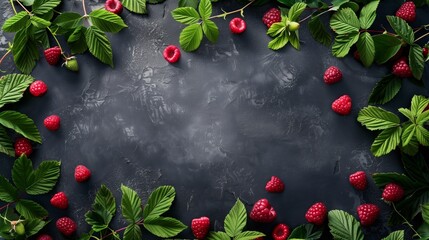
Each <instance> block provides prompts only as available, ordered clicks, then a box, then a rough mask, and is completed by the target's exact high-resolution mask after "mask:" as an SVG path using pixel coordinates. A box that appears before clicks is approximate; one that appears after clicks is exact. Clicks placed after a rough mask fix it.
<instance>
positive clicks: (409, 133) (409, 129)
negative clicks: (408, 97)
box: [401, 123, 416, 147]
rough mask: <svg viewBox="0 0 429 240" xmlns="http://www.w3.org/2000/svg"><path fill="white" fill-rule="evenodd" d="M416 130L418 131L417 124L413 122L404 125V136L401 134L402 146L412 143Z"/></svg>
mask: <svg viewBox="0 0 429 240" xmlns="http://www.w3.org/2000/svg"><path fill="white" fill-rule="evenodd" d="M415 132H416V125H414V124H412V123H408V124H406V125H404V131H403V132H402V136H401V141H402V147H405V146H407V145H408V144H409V143H410V141H411V140H412V139H413V137H414V134H415Z"/></svg>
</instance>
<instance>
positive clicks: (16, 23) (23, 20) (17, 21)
mask: <svg viewBox="0 0 429 240" xmlns="http://www.w3.org/2000/svg"><path fill="white" fill-rule="evenodd" d="M28 19H30V16H29V15H28V14H27V12H25V11H21V12H19V13H18V14H16V15H14V16H12V17H10V18H8V19H7V20H6V21H5V22H4V24H3V27H2V29H3V31H5V32H17V31H19V30H21V29H22V28H24V27H25V26H26V25H27V21H28Z"/></svg>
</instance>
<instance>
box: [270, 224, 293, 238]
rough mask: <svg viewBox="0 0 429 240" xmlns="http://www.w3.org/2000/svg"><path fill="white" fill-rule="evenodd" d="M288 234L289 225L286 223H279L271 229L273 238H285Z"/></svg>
mask: <svg viewBox="0 0 429 240" xmlns="http://www.w3.org/2000/svg"><path fill="white" fill-rule="evenodd" d="M289 235H290V230H289V227H288V226H287V225H286V224H283V223H280V224H277V226H276V227H275V228H274V230H273V239H274V240H286V239H287V238H288V237H289Z"/></svg>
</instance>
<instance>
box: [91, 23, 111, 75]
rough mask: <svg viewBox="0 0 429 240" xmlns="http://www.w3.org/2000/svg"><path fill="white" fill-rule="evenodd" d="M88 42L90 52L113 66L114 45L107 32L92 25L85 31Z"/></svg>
mask: <svg viewBox="0 0 429 240" xmlns="http://www.w3.org/2000/svg"><path fill="white" fill-rule="evenodd" d="M85 39H86V44H87V45H88V49H89V52H90V53H91V54H92V55H94V57H96V58H97V59H98V60H100V61H101V62H102V63H105V64H108V65H110V66H111V67H113V53H112V46H111V44H110V41H109V39H107V36H106V34H105V33H104V32H103V31H101V30H100V29H99V28H98V27H96V26H91V27H89V28H87V29H86V31H85Z"/></svg>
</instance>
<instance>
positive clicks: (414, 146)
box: [401, 136, 419, 156]
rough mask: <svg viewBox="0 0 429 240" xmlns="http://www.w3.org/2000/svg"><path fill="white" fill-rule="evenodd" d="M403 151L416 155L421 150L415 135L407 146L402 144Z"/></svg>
mask: <svg viewBox="0 0 429 240" xmlns="http://www.w3.org/2000/svg"><path fill="white" fill-rule="evenodd" d="M401 151H402V152H403V153H405V154H407V155H409V156H415V155H416V154H417V153H418V152H419V142H418V141H417V138H416V137H415V136H414V137H413V138H411V141H410V142H409V143H408V145H407V146H401Z"/></svg>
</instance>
